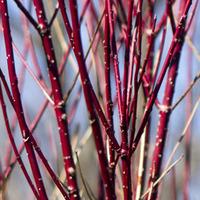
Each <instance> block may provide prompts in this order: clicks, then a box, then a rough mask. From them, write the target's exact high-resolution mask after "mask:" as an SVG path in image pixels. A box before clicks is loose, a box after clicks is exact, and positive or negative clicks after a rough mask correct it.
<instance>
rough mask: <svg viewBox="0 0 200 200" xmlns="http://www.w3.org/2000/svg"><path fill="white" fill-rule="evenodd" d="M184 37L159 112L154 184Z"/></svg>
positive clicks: (154, 159) (152, 195) (164, 139)
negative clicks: (161, 108) (162, 108)
mask: <svg viewBox="0 0 200 200" xmlns="http://www.w3.org/2000/svg"><path fill="white" fill-rule="evenodd" d="M184 35H185V34H184V30H183V31H182V37H181V38H180V42H179V43H178V44H177V46H176V48H175V51H174V53H173V59H172V61H171V64H170V68H169V72H168V77H167V83H166V87H165V93H164V98H163V104H162V106H163V107H164V110H161V111H160V112H159V117H160V119H159V122H158V131H157V136H156V145H155V149H154V153H153V160H152V167H151V169H153V165H154V166H155V168H154V177H153V182H154V180H156V179H158V178H159V176H160V170H161V164H162V158H163V152H164V145H165V141H166V134H167V127H168V123H169V117H170V114H171V111H170V110H169V109H168V108H169V107H170V106H171V104H172V99H173V96H174V86H175V82H176V77H177V70H178V65H179V60H180V53H181V49H182V45H183V43H184ZM152 173H153V172H152V171H151V176H152ZM151 178H152V177H151ZM157 190H158V186H155V187H154V188H153V190H152V192H151V194H149V197H148V199H152V200H153V199H156V198H157V192H158V191H157Z"/></svg>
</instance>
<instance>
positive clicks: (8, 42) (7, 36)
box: [0, 0, 48, 200]
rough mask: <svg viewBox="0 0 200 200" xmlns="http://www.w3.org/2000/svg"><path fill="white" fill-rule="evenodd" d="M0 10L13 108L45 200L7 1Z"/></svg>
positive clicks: (35, 177)
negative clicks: (16, 58) (28, 124)
mask: <svg viewBox="0 0 200 200" xmlns="http://www.w3.org/2000/svg"><path fill="white" fill-rule="evenodd" d="M0 9H1V16H2V25H3V30H4V31H3V33H4V40H5V47H6V55H7V65H8V71H9V78H10V84H11V90H12V93H13V102H14V107H15V109H16V114H17V118H18V121H19V126H20V129H21V132H22V137H23V139H24V144H25V148H26V151H27V154H28V159H29V162H30V165H31V169H32V173H33V176H34V179H35V182H36V185H37V189H38V192H39V196H40V198H41V199H44V200H45V199H48V198H47V195H46V191H45V188H44V184H43V181H42V177H41V174H40V171H39V167H38V164H37V160H36V157H35V153H34V150H33V147H32V144H31V142H30V140H29V137H30V134H31V133H30V130H29V128H28V126H27V124H26V121H25V117H24V113H23V108H22V102H21V97H20V93H19V89H18V80H17V76H16V72H15V62H14V55H13V49H12V37H11V33H10V23H9V18H8V8H7V1H4V0H3V1H1V2H0Z"/></svg>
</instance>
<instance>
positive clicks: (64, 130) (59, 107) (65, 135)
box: [33, 0, 79, 199]
mask: <svg viewBox="0 0 200 200" xmlns="http://www.w3.org/2000/svg"><path fill="white" fill-rule="evenodd" d="M33 2H34V5H35V10H36V15H37V18H38V22H39V26H40V28H41V39H42V43H43V48H44V51H45V55H46V60H47V67H48V72H49V77H50V81H51V86H52V94H53V98H54V104H55V106H54V110H55V114H56V119H57V123H58V129H59V133H60V141H61V147H62V152H63V159H64V166H65V171H66V176H67V184H68V190H69V197H70V199H79V191H78V185H77V181H76V171H75V164H74V161H73V156H72V150H71V143H70V137H69V131H68V123H67V115H66V113H65V104H64V100H63V95H62V90H61V85H60V81H59V76H58V70H57V63H56V56H55V52H54V47H53V43H52V40H51V32H50V30H49V27H48V24H47V18H46V15H45V10H44V6H43V3H42V1H40V0H34V1H33Z"/></svg>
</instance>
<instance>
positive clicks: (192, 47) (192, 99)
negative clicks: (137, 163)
mask: <svg viewBox="0 0 200 200" xmlns="http://www.w3.org/2000/svg"><path fill="white" fill-rule="evenodd" d="M91 1H92V2H93V7H92V8H91V7H90V5H89V6H88V8H87V10H86V12H85V15H84V17H83V21H82V24H81V37H82V43H83V48H84V53H85V54H86V52H87V50H88V47H89V44H90V41H91V38H92V37H93V33H94V30H95V28H96V27H97V24H98V21H99V20H100V19H101V16H102V13H103V9H104V7H103V5H104V1H98V0H91ZM7 2H8V10H9V13H8V14H9V17H10V25H11V34H12V37H13V42H14V43H15V44H16V46H17V48H18V49H19V51H20V52H21V53H22V54H23V56H24V58H25V60H26V61H27V63H28V66H29V67H30V68H31V69H32V70H33V71H34V73H35V74H36V75H37V76H38V72H37V66H38V67H39V68H40V69H41V72H42V77H43V78H44V81H45V83H46V84H47V86H48V87H49V88H50V82H49V77H48V72H47V64H46V60H45V56H44V51H43V48H42V44H41V39H40V37H39V35H38V33H37V32H36V31H35V30H34V28H33V27H32V26H31V25H30V24H29V23H28V22H27V20H26V19H25V17H24V15H23V14H22V13H21V12H20V10H19V9H18V7H17V6H16V4H15V2H14V1H13V0H10V1H7ZM43 2H44V5H45V10H46V15H47V18H48V19H49V20H50V19H51V17H52V16H53V13H54V10H55V8H56V6H57V1H53V0H50V1H49V0H43ZM65 2H66V4H67V12H68V16H70V14H69V10H68V8H69V6H68V1H65ZM77 2H78V10H79V14H80V13H81V12H82V9H83V5H84V4H85V2H86V0H77ZM122 2H123V1H122ZM194 2H195V1H194ZM180 4H181V0H180V1H178V0H176V1H175V3H174V6H173V11H174V15H175V17H177V15H178V9H179V6H180ZM23 5H24V6H25V7H26V8H27V10H29V12H30V13H31V15H32V16H33V17H34V18H35V19H36V14H35V10H34V6H33V3H32V1H29V0H26V1H23ZM125 5H126V4H125ZM117 6H118V4H116V8H118V7H117ZM92 9H94V10H95V13H96V17H97V18H96V19H95V18H91V16H92V15H91V14H90V13H89V12H92ZM143 9H144V10H145V9H146V1H144V5H143ZM164 9H165V1H164V0H161V1H155V15H156V16H157V22H159V21H160V19H161V17H162V15H163V12H164ZM189 16H190V15H189ZM198 17H200V13H199V5H198V6H197V9H196V13H195V16H194V19H193V22H192V25H191V28H190V31H189V32H188V34H187V36H186V40H185V44H184V47H183V50H182V53H181V60H180V65H179V70H178V76H177V81H176V85H175V95H174V99H173V104H174V103H175V102H177V100H178V99H179V98H180V97H181V96H182V95H183V94H184V92H185V91H186V90H187V89H188V87H189V85H190V83H191V82H192V80H193V79H194V78H195V76H197V75H198V74H199V71H200V64H199V63H200V53H199V52H200V41H199V35H200V22H199V21H198ZM133 24H134V21H133ZM0 26H1V22H0ZM102 28H103V22H102V23H101V28H100V31H103V29H102ZM122 29H123V26H121V27H119V26H118V27H117V26H116V35H118V36H119V33H120V31H121V30H122ZM24 30H26V31H24ZM161 35H162V32H161V33H160V34H159V35H158V37H157V39H156V43H155V52H157V51H158V48H159V44H160V40H161ZM145 37H146V32H144V34H143V40H144V42H143V47H142V48H143V49H142V54H143V55H144V54H145V52H146V43H145ZM52 39H53V44H54V48H55V52H56V58H57V64H58V66H60V65H61V64H62V62H63V55H64V53H65V52H66V50H67V48H68V44H69V39H68V36H67V33H66V31H65V28H64V24H63V21H62V17H61V14H60V12H59V11H58V13H57V16H56V18H55V20H54V22H53V24H52ZM171 40H172V31H171V28H170V24H169V23H168V26H167V33H166V41H165V44H164V51H163V55H162V59H161V64H160V66H162V64H163V63H164V60H165V57H166V54H167V52H168V48H169V45H170V42H171ZM30 41H31V42H30ZM31 44H32V45H33V46H32V48H33V49H34V50H33V49H32V50H31V47H30V46H31ZM94 46H97V47H96V50H95V48H92V50H91V52H90V54H89V56H88V58H87V60H86V64H87V67H89V66H91V70H90V78H91V80H92V84H93V86H94V88H95V91H96V93H97V94H98V96H99V99H102V95H104V94H103V93H102V92H101V90H100V89H99V88H101V87H104V86H103V81H101V80H100V79H101V74H100V73H101V72H102V69H103V62H104V61H103V45H102V39H101V38H100V40H99V42H96V41H95V42H94ZM33 52H35V55H34V53H33ZM94 54H98V58H99V59H98V60H95V59H94ZM14 56H15V67H16V72H17V74H18V78H19V88H20V92H21V97H22V102H23V108H24V110H25V116H26V121H27V123H28V124H29V126H31V123H32V122H33V120H34V119H35V117H36V116H37V114H38V112H39V111H40V109H41V106H42V105H43V104H44V102H45V101H46V97H45V96H44V94H43V92H42V91H41V88H39V87H38V85H37V84H36V82H35V80H34V79H33V77H32V76H31V75H30V73H29V72H28V71H27V68H26V67H25V66H24V64H23V63H22V60H21V59H20V58H19V56H18V55H17V54H16V52H15V53H14ZM34 56H35V57H36V59H35V60H34V59H33V58H34ZM123 59H124V45H122V46H121V48H120V50H119V66H120V74H121V75H122V73H123V66H124V65H123V63H124V61H123ZM155 59H156V56H155ZM95 65H98V66H100V68H99V70H96V67H94V66H95ZM64 66H65V69H64V72H63V74H62V76H61V78H60V80H61V84H62V91H63V94H64V95H67V93H68V91H69V89H70V88H71V86H72V84H73V80H74V79H75V76H76V73H77V72H78V67H77V63H76V59H75V57H74V55H73V53H72V52H71V53H70V55H69V57H68V59H67V61H65V62H64ZM0 68H1V70H2V71H3V73H4V75H5V78H6V80H7V81H8V82H9V78H8V70H7V63H6V55H5V47H4V38H3V33H2V26H1V32H0ZM97 74H98V77H97ZM111 78H112V87H113V91H115V83H114V76H113V74H112V77H111ZM164 88H165V81H164V82H163V84H162V87H161V89H160V92H159V94H158V99H159V100H160V101H161V102H162V98H163V94H164ZM114 96H115V92H113V97H114ZM199 97H200V83H199V81H197V82H196V83H195V85H194V86H193V88H192V89H191V91H190V92H189V94H188V95H187V96H186V97H185V98H184V99H183V100H182V101H181V103H180V104H179V105H178V106H177V107H176V108H175V110H174V111H173V113H172V115H171V117H170V123H169V128H168V136H167V141H166V145H165V153H164V162H163V167H164V166H165V164H166V162H167V160H168V158H169V155H170V153H171V152H172V149H173V148H174V146H175V144H176V143H177V141H178V139H179V137H180V135H181V133H182V131H183V129H184V127H185V126H186V122H187V121H188V117H189V116H190V113H191V111H192V109H193V107H194V105H195V103H196V102H197V100H198V99H199ZM4 98H5V100H6V106H7V110H8V115H9V120H10V124H11V127H12V130H13V135H14V138H15V141H16V144H17V146H18V147H20V145H21V144H22V142H23V141H22V137H21V134H20V131H19V126H18V123H17V121H16V116H15V114H14V111H13V108H12V106H11V104H10V103H9V100H8V98H7V96H6V94H5V91H4ZM141 98H142V95H141ZM76 101H77V102H76ZM141 101H142V100H141ZM75 102H76V103H75ZM140 106H141V109H140V110H139V113H138V123H139V120H140V117H141V115H142V114H143V111H142V105H140ZM66 110H67V113H68V115H69V120H70V122H69V130H70V134H71V140H72V146H73V149H74V150H77V151H78V154H79V158H80V159H79V164H80V166H81V171H82V173H83V175H84V179H85V180H86V181H87V184H88V185H89V187H90V188H91V189H92V191H93V193H94V194H97V193H98V192H97V185H98V171H99V169H98V163H97V161H96V152H95V146H94V144H93V139H92V136H91V130H90V128H89V121H88V113H87V109H86V105H85V101H84V96H83V94H82V92H81V91H80V79H78V81H77V83H76V85H75V87H74V89H73V90H72V92H71V94H70V96H69V98H68V100H67V103H66ZM151 117H152V125H151V134H150V135H151V138H150V147H149V148H150V149H149V154H148V159H149V160H151V156H152V152H153V149H154V145H155V134H156V129H157V124H158V119H159V116H158V109H157V108H156V107H154V109H153V111H152V115H151ZM114 119H115V121H114V126H115V130H116V135H117V137H118V139H119V140H120V137H119V136H118V134H119V133H118V132H119V121H118V110H117V108H115V109H114ZM186 135H189V136H190V137H189V139H188V140H189V141H190V142H189V143H190V163H191V171H190V179H189V197H190V198H189V199H191V200H198V199H199V196H200V191H199V185H200V170H199V169H200V157H199V153H200V149H199V145H200V109H199V108H198V109H197V110H196V113H195V115H194V118H193V119H192V122H191V124H190V126H189V128H188V131H187V133H186ZM34 137H35V139H36V140H37V142H38V144H39V146H40V148H41V149H42V151H43V152H44V154H45V156H46V158H47V159H48V161H49V163H50V164H51V166H52V168H53V169H54V171H55V172H56V174H57V175H58V176H59V177H60V179H61V180H63V182H64V179H65V177H64V172H63V161H62V153H61V148H60V141H59V137H58V129H57V124H56V120H55V114H54V110H53V107H52V106H51V105H48V106H47V108H46V109H45V111H44V112H43V115H42V117H41V119H40V121H39V123H38V124H37V126H36V128H35V130H34ZM186 138H187V136H186ZM185 151H186V150H185V140H184V141H183V142H182V143H181V145H180V146H179V148H178V151H177V152H176V155H175V156H174V161H175V160H176V159H177V158H178V157H179V156H180V155H181V154H184V155H185ZM9 152H11V153H9ZM13 157H14V154H13V152H12V148H11V146H10V142H9V139H8V137H7V134H6V129H5V124H4V120H3V117H2V112H0V172H1V173H2V172H4V170H5V169H7V168H8V166H9V163H10V161H11V160H12V159H13ZM22 158H23V161H24V162H25V163H26V166H27V168H28V167H29V164H28V161H27V155H26V153H25V151H23V153H22ZM185 158H186V157H185V156H184V159H183V160H182V161H181V162H180V163H178V164H177V165H176V166H175V167H174V168H173V169H172V170H171V171H170V172H169V174H168V175H166V177H165V178H164V180H163V182H162V185H161V193H160V199H163V200H165V199H173V198H174V197H173V195H174V193H173V192H169V191H171V185H172V183H175V188H176V194H177V199H183V182H184V172H185V169H184V163H185ZM38 162H39V163H40V160H39V159H38ZM76 163H77V162H76ZM148 164H150V163H148ZM40 168H41V171H42V174H43V177H44V182H45V186H46V188H47V191H48V196H49V197H51V198H50V199H62V197H61V196H60V195H59V192H58V191H57V190H56V189H55V188H54V185H53V184H52V181H51V180H50V178H49V176H48V174H47V172H46V171H45V169H44V168H43V165H42V163H40ZM77 168H78V173H80V169H79V167H78V166H77ZM28 169H29V168H28ZM29 172H30V169H29ZM30 174H31V172H30ZM82 182H83V181H82V180H81V178H80V176H79V184H80V185H82V184H83V183H82ZM0 183H1V182H0ZM1 185H3V186H2V187H0V189H1V190H0V193H3V194H2V199H8V200H13V199H34V196H33V194H32V192H31V190H30V188H29V186H28V184H27V183H26V180H25V178H24V175H23V174H22V172H21V169H20V168H19V166H18V164H17V163H16V164H15V165H14V166H12V169H11V173H10V175H9V177H8V180H7V181H6V184H5V185H4V184H2V183H1ZM82 187H83V186H82ZM2 191H3V192H2ZM82 192H83V193H84V189H83V191H82ZM87 198H88V197H87V195H84V194H83V199H87Z"/></svg>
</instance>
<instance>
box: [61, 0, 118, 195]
mask: <svg viewBox="0 0 200 200" xmlns="http://www.w3.org/2000/svg"><path fill="white" fill-rule="evenodd" d="M63 3H64V2H63ZM59 4H60V6H61V1H59ZM69 5H70V12H71V19H72V26H73V30H74V31H73V37H72V38H71V39H73V41H72V44H74V46H73V45H72V46H73V48H74V53H75V56H76V59H77V62H78V66H79V71H80V77H81V81H82V86H83V92H84V96H85V101H86V105H87V109H88V112H89V115H90V116H89V118H90V122H91V126H92V130H93V134H94V141H95V145H96V149H97V152H98V158H99V163H100V169H101V175H102V179H103V182H104V188H105V196H106V199H115V193H114V188H113V186H112V184H111V181H110V175H109V168H108V160H107V158H106V155H105V150H104V145H103V140H102V136H101V129H100V125H99V121H98V118H97V115H96V113H95V110H94V106H93V103H92V95H94V94H92V92H91V90H90V88H91V83H90V80H89V76H88V73H87V70H86V66H85V61H84V57H83V49H82V43H81V38H80V37H81V36H80V25H79V21H78V12H77V3H76V1H75V0H70V1H69ZM65 17H66V16H65ZM63 18H64V17H63ZM69 37H71V36H70V35H69Z"/></svg>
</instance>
